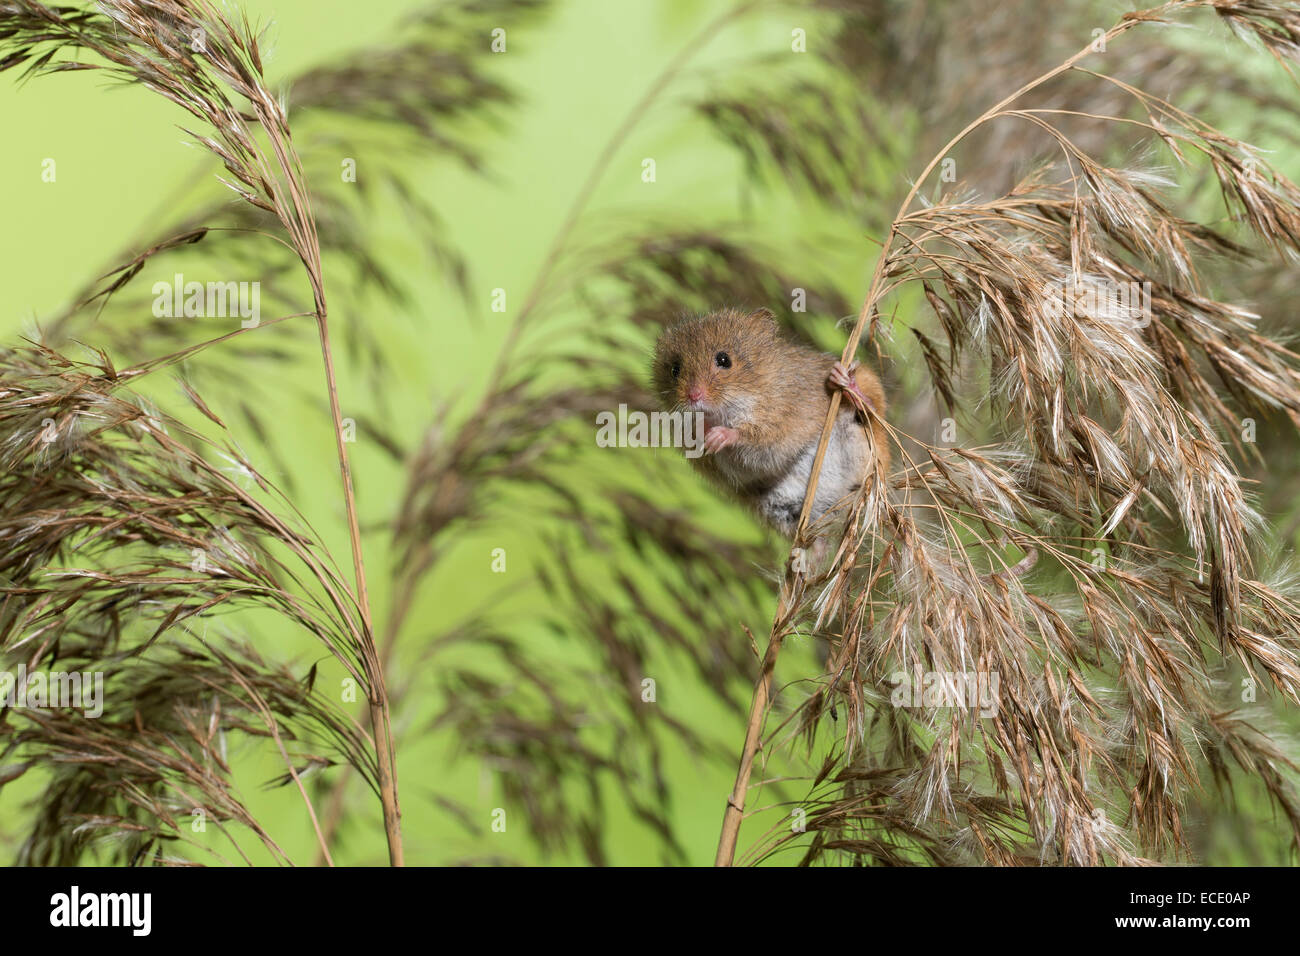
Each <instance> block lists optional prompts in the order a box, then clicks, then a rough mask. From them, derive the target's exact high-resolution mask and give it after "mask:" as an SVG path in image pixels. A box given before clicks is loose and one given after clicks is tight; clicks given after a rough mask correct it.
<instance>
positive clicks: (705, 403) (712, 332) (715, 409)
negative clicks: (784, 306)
mask: <svg viewBox="0 0 1300 956" xmlns="http://www.w3.org/2000/svg"><path fill="white" fill-rule="evenodd" d="M780 341H781V330H780V327H779V326H778V325H777V323H776V317H775V316H774V315H772V313H771V312H769V311H768V310H767V309H759V310H757V311H754V312H747V311H744V310H740V309H722V310H720V311H718V312H712V313H710V314H708V315H705V316H701V317H698V318H693V319H687V320H685V321H684V322H680V323H678V324H677V325H674V326H672V327H671V328H668V329H665V330H664V332H663V334H662V335H661V336H660V337H659V342H658V344H657V345H656V346H655V358H654V385H655V391H656V393H658V395H659V400H660V402H661V403H662V405H663V407H664V408H665V409H668V410H669V411H690V412H694V411H702V412H704V413H705V415H706V416H708V417H709V418H710V419H713V420H714V421H716V422H718V423H726V424H736V423H737V422H738V420H743V419H744V418H745V417H747V412H748V411H750V410H751V409H753V408H754V407H755V405H756V404H757V402H758V401H759V400H760V399H761V397H762V394H763V379H764V376H765V375H766V374H768V373H770V371H771V368H770V366H771V359H772V352H773V349H774V348H776V347H777V346H778V345H779V344H780Z"/></svg>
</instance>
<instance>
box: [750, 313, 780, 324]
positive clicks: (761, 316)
mask: <svg viewBox="0 0 1300 956" xmlns="http://www.w3.org/2000/svg"><path fill="white" fill-rule="evenodd" d="M749 317H750V318H751V319H758V320H759V321H760V322H767V323H770V324H771V325H777V324H778V322H777V321H776V314H775V313H774V312H773V311H772V310H771V309H755V310H754V311H753V312H751V313H749Z"/></svg>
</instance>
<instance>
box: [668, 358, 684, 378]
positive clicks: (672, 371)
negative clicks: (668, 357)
mask: <svg viewBox="0 0 1300 956" xmlns="http://www.w3.org/2000/svg"><path fill="white" fill-rule="evenodd" d="M668 374H669V375H671V376H672V377H673V378H676V377H677V376H678V375H681V374H682V363H681V362H678V361H676V360H674V361H673V364H672V365H670V366H668Z"/></svg>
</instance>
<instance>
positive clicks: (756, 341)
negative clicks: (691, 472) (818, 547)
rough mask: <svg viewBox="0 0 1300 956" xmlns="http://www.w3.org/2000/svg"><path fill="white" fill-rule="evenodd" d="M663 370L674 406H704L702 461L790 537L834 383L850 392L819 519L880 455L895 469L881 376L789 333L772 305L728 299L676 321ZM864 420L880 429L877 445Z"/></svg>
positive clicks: (663, 384) (834, 439) (658, 378)
mask: <svg viewBox="0 0 1300 956" xmlns="http://www.w3.org/2000/svg"><path fill="white" fill-rule="evenodd" d="M653 374H654V385H655V391H656V392H657V393H658V394H659V397H660V400H661V401H662V403H663V406H664V408H665V409H666V410H668V411H671V412H685V413H691V412H702V413H703V414H704V428H705V433H704V452H705V453H704V455H703V456H702V457H698V458H695V459H693V460H694V462H695V465H696V467H698V468H699V469H701V470H702V471H703V472H704V474H705V475H706V476H707V477H708V478H709V479H711V480H712V481H713V482H714V483H715V484H717V485H719V486H721V487H722V488H723V489H724V490H725V491H727V492H728V493H730V494H731V495H733V496H734V497H736V498H737V499H739V500H740V501H741V502H742V503H743V504H745V505H748V506H749V507H750V508H752V509H754V511H756V512H757V513H758V515H759V516H760V517H761V518H762V519H763V520H764V521H765V522H766V523H767V524H769V525H770V526H772V527H773V528H775V529H776V530H777V531H779V532H781V533H782V534H783V535H785V536H787V537H793V536H794V533H795V530H796V527H797V526H798V523H799V513H800V511H801V510H802V508H803V499H804V494H805V493H806V491H807V487H808V476H809V474H810V472H811V469H812V462H813V459H814V457H816V454H817V444H818V441H819V440H820V438H821V431H822V426H823V425H824V424H825V421H826V414H827V412H828V411H829V410H830V391H829V389H833V388H838V389H842V390H843V391H844V398H845V399H847V401H844V402H842V403H841V405H840V414H839V416H838V418H837V420H836V422H835V427H834V430H833V431H832V432H831V439H830V444H829V445H828V446H827V449H826V457H825V460H824V461H823V462H822V468H821V472H820V475H819V477H818V481H817V493H816V497H815V498H814V499H813V504H812V509H811V511H810V513H809V516H808V524H809V526H810V527H811V526H812V525H814V524H815V523H816V522H817V521H818V519H820V518H821V517H822V516H823V515H824V514H826V512H827V511H829V510H830V509H831V508H832V507H833V506H834V505H835V504H836V503H837V502H838V501H840V499H842V498H844V497H845V496H846V495H850V494H854V493H856V492H857V491H858V489H859V488H860V487H861V486H862V483H863V482H864V481H871V480H874V476H875V474H876V464H877V459H878V460H879V467H880V472H879V473H880V474H881V475H884V474H886V473H887V470H888V467H889V445H888V441H887V438H886V435H885V430H884V426H883V417H884V414H885V394H884V390H883V389H882V388H881V385H880V380H879V379H878V378H877V377H876V376H875V375H874V374H872V373H871V372H870V371H868V370H867V369H865V368H859V367H858V366H857V364H856V363H854V365H852V366H850V367H848V368H845V367H844V365H843V364H841V363H840V361H839V359H838V358H836V357H835V356H833V355H827V354H824V353H822V352H817V351H815V350H813V349H810V348H808V347H807V346H804V345H801V344H799V343H797V342H793V341H791V340H789V339H787V338H786V337H785V336H784V335H783V334H782V332H781V329H780V327H779V326H778V325H777V322H776V317H775V316H774V315H773V314H772V313H771V312H769V311H768V310H767V309H759V310H757V311H753V312H746V311H743V310H738V309H722V310H720V311H717V312H713V313H710V314H709V315H705V316H702V317H699V318H693V319H687V320H686V321H683V322H681V323H679V324H677V325H674V326H672V327H671V328H669V329H667V330H665V331H664V333H663V334H662V335H661V336H660V337H659V342H658V344H657V345H656V347H655V358H654V370H653ZM872 413H874V414H872ZM859 416H861V418H859ZM863 422H867V423H869V425H870V427H871V429H872V435H873V437H874V445H875V448H874V452H873V449H872V447H871V445H872V443H871V441H870V440H869V439H868V438H867V435H866V432H865V430H864V428H863V424H862V423H863Z"/></svg>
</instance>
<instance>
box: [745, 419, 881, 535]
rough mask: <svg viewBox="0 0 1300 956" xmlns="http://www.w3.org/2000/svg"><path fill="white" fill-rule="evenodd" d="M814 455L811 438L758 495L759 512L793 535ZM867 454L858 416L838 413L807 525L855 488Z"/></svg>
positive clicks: (772, 523) (814, 448)
mask: <svg viewBox="0 0 1300 956" xmlns="http://www.w3.org/2000/svg"><path fill="white" fill-rule="evenodd" d="M816 457H817V441H812V442H810V443H809V444H808V445H806V446H805V447H804V448H803V449H802V450H801V451H800V452H799V454H798V455H797V456H795V459H794V461H793V462H792V463H791V465H790V467H789V469H788V470H787V471H786V472H785V474H784V475H783V476H782V477H781V478H779V479H778V480H777V482H776V484H775V485H773V486H772V488H770V489H769V490H768V491H767V492H765V493H764V494H763V495H761V496H760V497H759V499H758V502H757V504H758V510H759V513H760V514H761V515H762V516H763V518H765V519H766V520H767V521H768V522H769V523H770V524H771V525H772V526H773V527H774V528H776V529H777V530H778V531H780V532H781V533H783V534H786V535H793V534H794V531H795V528H796V527H797V525H798V524H799V512H800V511H801V510H802V509H803V499H804V494H805V492H806V491H807V489H808V476H809V474H810V473H811V471H812V463H813V459H814V458H816ZM869 457H870V450H869V448H868V444H867V437H866V435H865V434H864V433H863V430H862V426H861V425H860V424H859V423H858V421H857V419H856V418H855V417H854V416H853V415H847V414H846V415H841V416H839V419H838V420H837V421H836V422H835V428H834V429H833V430H832V431H831V440H830V442H829V444H828V445H827V446H826V457H825V459H823V461H822V467H821V471H820V473H819V474H818V478H817V494H816V497H815V498H814V499H813V505H812V511H811V512H810V513H809V515H808V524H809V526H811V525H813V524H815V523H816V522H817V521H818V520H820V519H821V517H822V516H823V515H825V514H826V512H827V511H829V510H830V509H831V508H832V507H833V506H834V505H835V504H837V503H838V502H839V501H840V499H842V498H844V497H845V496H846V495H849V494H852V493H854V492H856V491H857V490H858V487H859V486H860V485H861V483H862V480H863V477H864V475H865V474H866V472H867V462H868V459H869Z"/></svg>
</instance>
